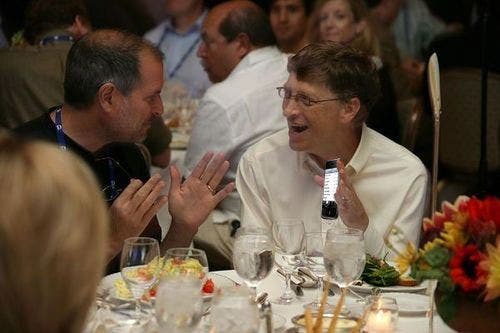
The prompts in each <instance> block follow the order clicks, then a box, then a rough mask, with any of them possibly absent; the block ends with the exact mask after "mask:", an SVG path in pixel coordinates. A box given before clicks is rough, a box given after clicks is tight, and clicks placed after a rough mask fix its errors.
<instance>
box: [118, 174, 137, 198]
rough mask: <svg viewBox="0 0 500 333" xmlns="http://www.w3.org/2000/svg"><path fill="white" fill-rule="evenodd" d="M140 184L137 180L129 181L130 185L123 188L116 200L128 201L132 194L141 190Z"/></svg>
mask: <svg viewBox="0 0 500 333" xmlns="http://www.w3.org/2000/svg"><path fill="white" fill-rule="evenodd" d="M141 186H142V182H141V181H140V180H139V179H131V180H130V183H129V184H128V185H127V187H125V189H124V190H123V192H122V193H120V195H119V196H118V198H117V200H120V201H122V200H130V198H132V197H133V196H134V194H135V193H136V192H137V191H138V190H139V189H140V188H141Z"/></svg>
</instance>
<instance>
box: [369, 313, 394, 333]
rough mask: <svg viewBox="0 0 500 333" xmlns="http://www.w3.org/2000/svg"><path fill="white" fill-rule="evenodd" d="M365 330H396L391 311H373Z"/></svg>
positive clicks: (382, 332)
mask: <svg viewBox="0 0 500 333" xmlns="http://www.w3.org/2000/svg"><path fill="white" fill-rule="evenodd" d="M365 331H366V332H368V333H390V332H393V331H394V326H393V324H392V314H391V312H390V311H384V310H377V311H376V312H374V311H371V312H370V313H369V314H368V319H367V320H366V326H365Z"/></svg>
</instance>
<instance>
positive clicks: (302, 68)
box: [288, 42, 380, 125]
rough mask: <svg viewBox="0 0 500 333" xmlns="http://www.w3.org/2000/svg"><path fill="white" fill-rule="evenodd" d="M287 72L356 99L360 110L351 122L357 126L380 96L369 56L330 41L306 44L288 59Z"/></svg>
mask: <svg viewBox="0 0 500 333" xmlns="http://www.w3.org/2000/svg"><path fill="white" fill-rule="evenodd" d="M288 72H289V73H295V75H296V76H297V79H298V80H300V81H305V82H308V83H319V84H323V85H325V86H326V87H327V88H328V89H329V90H330V91H331V92H333V93H335V94H337V96H338V97H339V98H340V99H341V100H343V101H348V100H349V99H351V98H353V97H357V98H359V100H360V102H361V110H360V112H358V115H357V116H356V118H355V120H354V122H355V123H356V124H357V125H361V124H362V123H363V122H364V121H365V120H366V118H367V117H368V112H369V110H370V109H371V108H372V106H373V105H374V104H375V102H376V101H377V99H378V97H379V95H380V84H379V81H378V74H377V68H376V66H375V64H374V62H373V61H372V60H371V58H370V57H368V56H366V55H365V54H363V53H362V52H361V51H358V50H356V49H354V48H352V47H349V46H345V45H341V44H338V43H334V42H322V43H313V44H309V45H307V46H306V47H304V48H303V49H302V50H300V51H299V52H298V53H297V54H296V55H294V56H292V57H290V59H289V60H288Z"/></svg>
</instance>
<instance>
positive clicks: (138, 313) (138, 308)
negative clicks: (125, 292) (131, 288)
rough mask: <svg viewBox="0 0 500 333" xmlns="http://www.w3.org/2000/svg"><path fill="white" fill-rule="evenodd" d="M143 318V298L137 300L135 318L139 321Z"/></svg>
mask: <svg viewBox="0 0 500 333" xmlns="http://www.w3.org/2000/svg"><path fill="white" fill-rule="evenodd" d="M141 316H142V311H141V298H136V299H135V317H136V318H137V320H139V318H141Z"/></svg>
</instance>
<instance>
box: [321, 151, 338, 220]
mask: <svg viewBox="0 0 500 333" xmlns="http://www.w3.org/2000/svg"><path fill="white" fill-rule="evenodd" d="M338 185H339V170H338V169H337V160H331V161H327V162H326V168H325V184H324V186H323V201H322V203H321V217H322V218H324V219H329V220H334V219H336V218H337V217H338V216H339V213H338V210H337V203H336V202H335V192H337V186H338Z"/></svg>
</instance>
